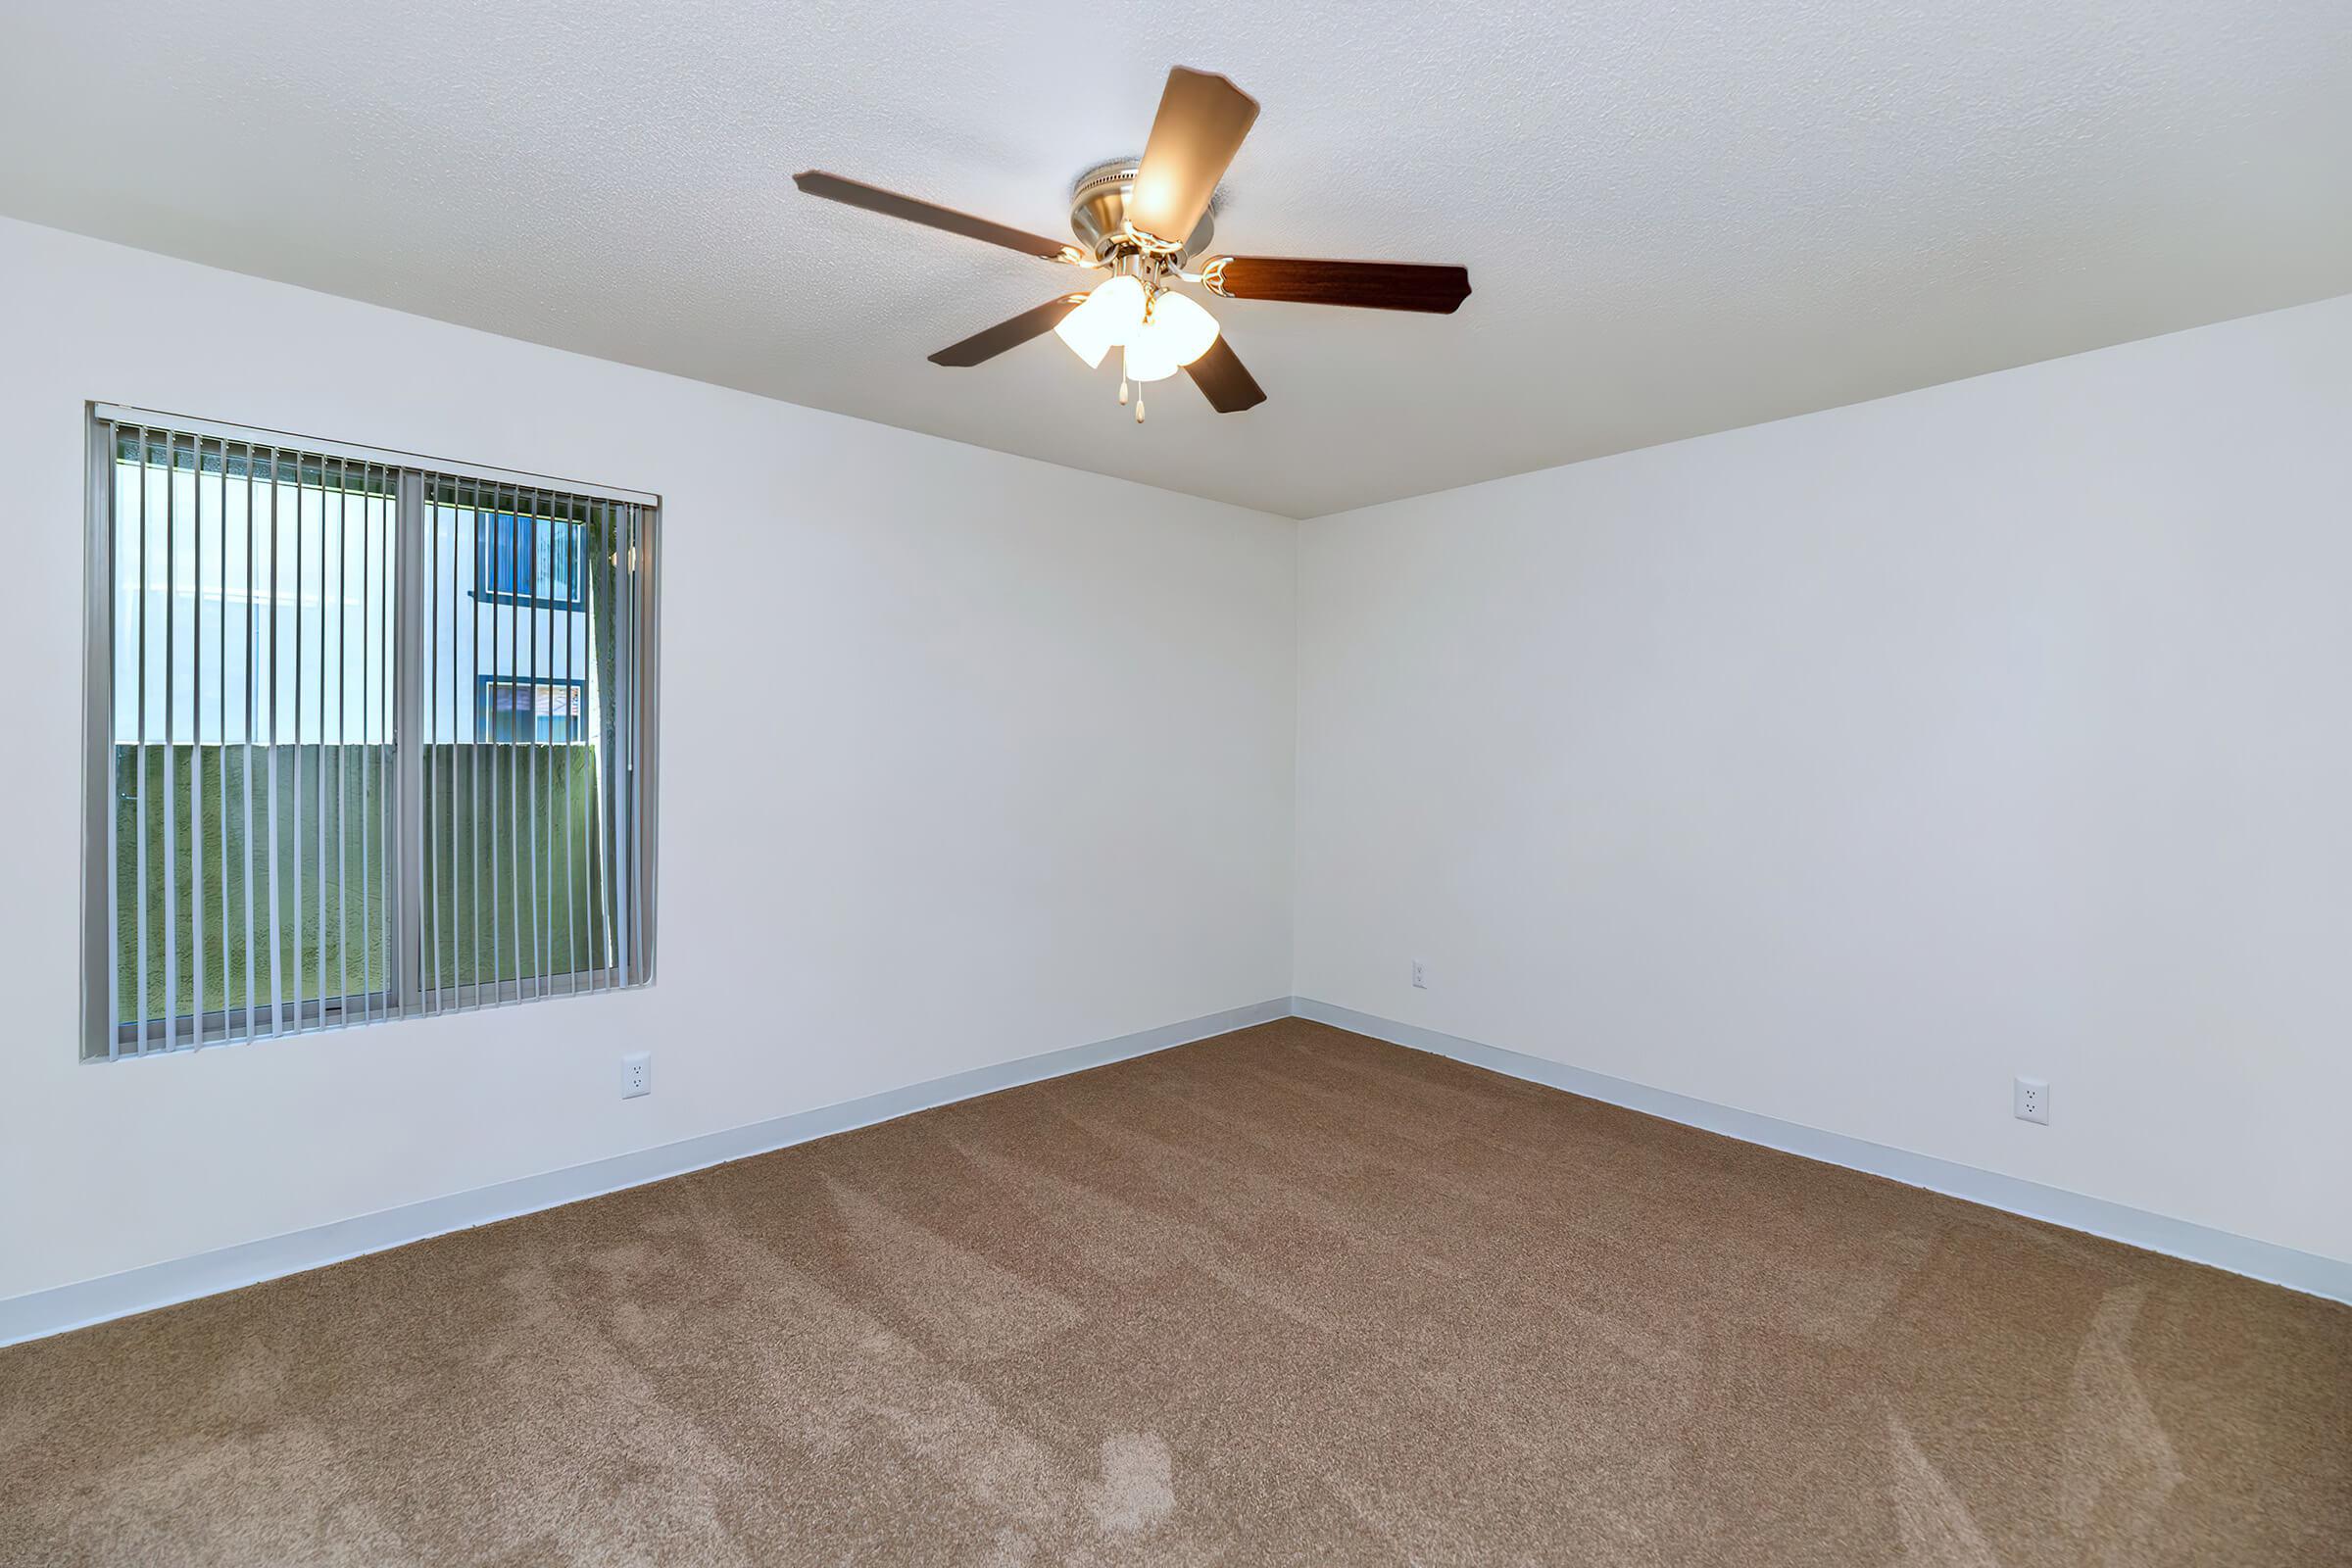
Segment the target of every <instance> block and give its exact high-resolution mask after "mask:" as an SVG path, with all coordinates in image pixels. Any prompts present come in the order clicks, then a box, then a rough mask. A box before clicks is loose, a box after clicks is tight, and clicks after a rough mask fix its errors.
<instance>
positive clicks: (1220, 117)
mask: <svg viewBox="0 0 2352 1568" xmlns="http://www.w3.org/2000/svg"><path fill="white" fill-rule="evenodd" d="M1256 119H1257V100H1256V99H1254V98H1252V97H1250V95H1249V94H1248V93H1246V92H1244V91H1242V89H1241V88H1239V87H1236V86H1235V85H1234V84H1233V83H1232V82H1230V81H1228V80H1226V79H1225V78H1224V77H1223V76H1218V75H1212V74H1210V73H1207V72H1205V71H1188V70H1186V69H1185V68H1184V67H1182V66H1178V67H1177V68H1176V69H1175V70H1173V71H1171V72H1169V73H1168V85H1167V90H1166V91H1164V92H1162V93H1161V94H1160V97H1159V117H1158V118H1157V119H1155V120H1153V121H1152V139H1151V140H1150V141H1148V142H1146V143H1144V161H1143V162H1142V163H1141V164H1139V165H1138V166H1137V167H1136V174H1135V188H1134V189H1133V190H1131V191H1129V192H1128V193H1127V221H1128V222H1129V223H1130V224H1131V225H1133V226H1134V227H1136V228H1140V229H1142V230H1143V231H1144V232H1145V233H1147V234H1150V235H1152V237H1154V238H1156V239H1163V240H1170V241H1174V242H1175V243H1178V244H1182V243H1183V242H1184V240H1185V239H1186V238H1187V237H1188V236H1190V235H1191V233H1192V232H1193V227H1194V225H1195V224H1197V223H1199V222H1200V221H1201V214H1202V213H1204V212H1206V211H1208V199H1209V198H1210V197H1211V196H1213V195H1215V194H1216V191H1217V181H1218V180H1220V179H1222V178H1224V176H1225V167H1226V165H1228V164H1230V163H1232V162H1233V155H1234V154H1235V153H1237V152H1239V151H1241V147H1242V138H1243V137H1244V136H1247V135H1249V134H1250V123H1251V122H1252V121H1254V120H1256Z"/></svg>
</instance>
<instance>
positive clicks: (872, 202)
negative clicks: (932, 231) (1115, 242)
mask: <svg viewBox="0 0 2352 1568" xmlns="http://www.w3.org/2000/svg"><path fill="white" fill-rule="evenodd" d="M792 182H793V183H794V184H795V185H798V186H800V187H801V189H803V190H805V191H807V192H808V193H809V195H811V196H822V197H823V198H824V199H825V200H827V201H829V202H842V203H845V204H846V205H848V206H851V207H862V208H864V209H865V210H866V211H867V212H869V213H880V214H881V215H882V216H883V217H885V218H903V219H905V220H906V221H907V222H909V223H921V224H923V225H924V226H925V227H927V228H944V229H946V230H947V231H948V232H949V233H951V234H961V235H963V236H964V237H965V238H966V239H977V240H986V241H987V242H988V243H989V244H991V245H1002V246H1004V247H1005V249H1006V250H1008V251H1019V252H1021V253H1022V254H1024V255H1027V256H1042V257H1044V258H1045V259H1046V260H1047V261H1049V262H1076V261H1079V260H1080V257H1079V255H1078V247H1076V246H1075V245H1072V244H1070V243H1069V242H1068V241H1066V240H1058V239H1048V238H1046V236H1045V235H1043V234H1032V233H1030V232H1029V231H1028V230H1027V229H1022V228H1009V227H1007V226H1005V224H1003V223H992V222H990V221H988V220H987V219H985V218H974V217H973V216H972V215H971V214H969V213H959V212H957V211H956V210H955V209H954V208H952V207H941V206H939V205H938V204H937V203H934V202H925V201H917V200H915V199H914V198H913V197H912V196H902V195H900V194H899V193H898V192H897V191H895V190H884V189H883V188H882V187H881V186H879V185H868V184H866V183H864V182H863V181H861V180H855V179H844V178H842V177H841V176H840V175H839V174H828V173H826V172H824V171H823V170H821V169H805V170H803V171H801V172H799V173H797V174H795V175H793V176H792Z"/></svg>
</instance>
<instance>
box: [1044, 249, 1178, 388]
mask: <svg viewBox="0 0 2352 1568" xmlns="http://www.w3.org/2000/svg"><path fill="white" fill-rule="evenodd" d="M1204 314H1205V313H1204ZM1143 324H1144V285H1143V284H1141V283H1139V282H1137V281H1136V280H1135V279H1134V278H1132V277H1129V276H1128V275H1127V274H1126V273H1124V272H1122V273H1120V274H1119V275H1118V276H1116V277H1113V278H1107V279H1105V280H1104V281H1103V282H1102V283H1101V284H1099V285H1098V286H1097V287H1096V289H1095V291H1094V292H1093V293H1091V294H1089V295H1088V296H1087V297H1086V300H1085V303H1083V304H1081V305H1080V306H1079V307H1078V308H1077V309H1076V310H1074V311H1072V312H1071V313H1070V314H1069V315H1067V316H1065V317H1063V318H1062V319H1061V320H1060V321H1059V322H1058V323H1056V324H1055V326H1054V336H1055V337H1058V338H1060V339H1061V340H1062V341H1063V342H1064V343H1067V344H1068V345H1069V346H1070V352H1071V353H1072V354H1075V355H1077V356H1078V357H1079V358H1080V359H1082V360H1084V361H1085V362H1086V368H1088V369H1090V370H1091V369H1093V368H1096V367H1097V366H1099V365H1101V364H1102V363H1103V355H1105V354H1108V353H1109V352H1110V351H1111V350H1112V349H1114V348H1117V347H1118V346H1119V345H1120V344H1122V343H1125V342H1127V341H1128V340H1129V339H1131V338H1133V337H1134V336H1135V334H1136V333H1137V332H1139V331H1140V330H1142V328H1143Z"/></svg>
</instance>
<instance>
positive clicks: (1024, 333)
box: [931, 294, 1086, 366]
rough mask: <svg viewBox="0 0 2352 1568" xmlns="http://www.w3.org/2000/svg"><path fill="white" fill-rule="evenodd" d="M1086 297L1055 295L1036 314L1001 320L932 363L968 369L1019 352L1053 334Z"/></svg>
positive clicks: (953, 345)
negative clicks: (1006, 352)
mask: <svg viewBox="0 0 2352 1568" xmlns="http://www.w3.org/2000/svg"><path fill="white" fill-rule="evenodd" d="M1085 298H1086V296H1085V295H1083V294H1058V295H1055V296H1054V298H1053V299H1050V300H1048V301H1046V303H1045V304H1043V305H1040V306H1039V307H1038V308H1037V309H1035V310H1033V311H1023V312H1022V313H1021V314H1020V315H1018V316H1016V317H1014V318H1013V319H1010V320H1008V321H999V322H998V323H997V324H996V325H994V326H992V327H989V328H987V329H986V330H984V331H979V332H974V333H973V334H972V335H971V336H970V337H967V338H965V339H964V340H963V341H962V342H960V343H951V344H949V345H948V346H947V347H946V348H944V349H941V350H940V351H939V352H938V353H937V354H934V355H932V356H931V363H932V364H933V365H955V366H965V365H978V364H980V363H981V362H982V361H984V360H993V359H995V358H996V357H997V356H998V355H1000V354H1002V353H1004V352H1005V350H1006V349H1017V348H1019V347H1020V346H1021V345H1022V344H1024V343H1026V342H1028V341H1029V340H1030V339H1031V338H1033V337H1039V336H1042V335H1044V334H1045V333H1048V332H1051V331H1053V330H1054V328H1055V327H1057V326H1059V325H1060V324H1061V319H1062V318H1063V317H1065V316H1067V315H1069V314H1070V313H1071V312H1072V311H1074V310H1076V309H1077V308H1078V302H1079V301H1080V300H1083V299H1085Z"/></svg>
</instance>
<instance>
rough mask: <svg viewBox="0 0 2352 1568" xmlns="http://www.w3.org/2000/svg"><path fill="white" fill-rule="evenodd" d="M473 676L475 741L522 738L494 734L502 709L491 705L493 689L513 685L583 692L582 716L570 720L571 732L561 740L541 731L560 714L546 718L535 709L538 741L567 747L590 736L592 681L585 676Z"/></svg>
mask: <svg viewBox="0 0 2352 1568" xmlns="http://www.w3.org/2000/svg"><path fill="white" fill-rule="evenodd" d="M473 679H474V688H473V730H474V736H473V738H474V739H475V740H477V741H492V742H497V743H499V744H502V745H504V744H510V743H518V742H519V741H520V739H521V738H520V737H518V736H500V735H496V734H493V733H492V731H493V730H495V729H496V728H497V723H496V719H497V715H498V713H499V710H498V709H496V708H494V707H492V706H491V702H490V688H491V687H493V686H513V687H515V688H517V689H521V688H526V687H537V686H568V687H570V688H571V689H572V690H573V691H575V692H577V693H579V704H578V707H579V716H577V717H576V718H568V719H567V722H568V723H569V725H570V729H571V732H570V733H569V734H567V735H564V736H563V737H561V738H560V739H559V738H558V737H557V736H555V735H553V734H541V733H539V727H540V725H541V724H542V723H546V724H550V725H552V724H553V723H554V722H555V720H556V715H555V714H552V713H551V714H549V715H547V716H546V718H544V719H542V718H541V717H540V716H539V714H538V713H537V712H536V711H534V712H533V713H532V715H531V730H532V733H531V736H530V739H531V740H532V741H534V742H537V741H547V742H550V743H552V744H557V745H564V746H577V745H579V744H581V743H582V742H584V741H586V740H587V739H588V682H587V680H586V679H585V678H584V677H582V678H573V677H570V676H563V675H476V676H474V678H473ZM533 697H534V701H536V693H534V694H533ZM507 711H509V712H512V711H513V710H512V709H509V710H507Z"/></svg>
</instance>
